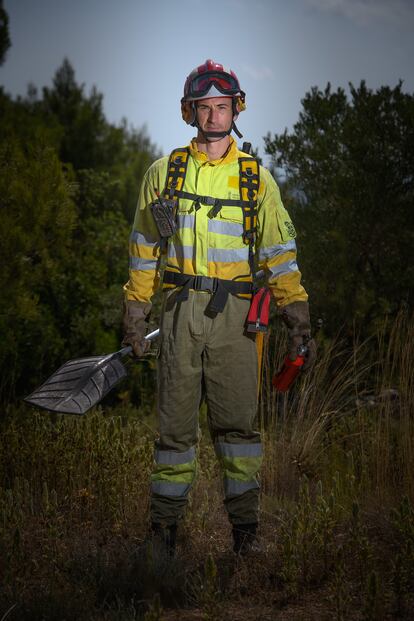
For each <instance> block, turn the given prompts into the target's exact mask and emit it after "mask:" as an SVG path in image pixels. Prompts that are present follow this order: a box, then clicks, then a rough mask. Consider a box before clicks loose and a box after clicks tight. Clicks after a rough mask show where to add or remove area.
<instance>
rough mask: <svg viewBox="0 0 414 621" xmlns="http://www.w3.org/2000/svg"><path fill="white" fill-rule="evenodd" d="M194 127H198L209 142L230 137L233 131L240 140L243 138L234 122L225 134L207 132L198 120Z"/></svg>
mask: <svg viewBox="0 0 414 621" xmlns="http://www.w3.org/2000/svg"><path fill="white" fill-rule="evenodd" d="M194 126H195V127H197V129H198V131H199V132H200V133H201V134H202V135H203V136H204V138H205V139H206V140H207V142H210V141H209V138H225V136H230V134H231V132H232V131H234V133H235V134H236V135H237V136H238V137H239V138H243V134H241V133H240V132H239V130H238V129H237V127H236V123H235V122H234V121H232V122H231V125H230V127H229V129H228V130H227V131H224V132H205V131H204V130H203V129H201V127H200V125H199V123H198V121H197V120H196V121H195V123H194Z"/></svg>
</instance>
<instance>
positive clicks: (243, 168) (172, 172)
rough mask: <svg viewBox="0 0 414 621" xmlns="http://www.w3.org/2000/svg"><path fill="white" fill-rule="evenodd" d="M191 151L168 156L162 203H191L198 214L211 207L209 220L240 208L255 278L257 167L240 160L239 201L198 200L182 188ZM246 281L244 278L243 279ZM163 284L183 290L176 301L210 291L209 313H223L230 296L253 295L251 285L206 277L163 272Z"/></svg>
mask: <svg viewBox="0 0 414 621" xmlns="http://www.w3.org/2000/svg"><path fill="white" fill-rule="evenodd" d="M189 157H190V150H189V148H188V147H185V148H182V149H174V151H172V153H171V154H170V157H169V160H168V168H167V178H166V182H165V188H164V190H163V197H164V199H166V200H168V201H171V202H174V203H175V204H176V205H177V206H178V204H179V200H180V198H184V199H189V200H192V201H194V208H195V210H196V211H197V210H198V209H200V207H201V205H207V206H211V216H212V217H216V216H217V215H218V214H219V212H220V210H221V208H222V207H228V206H229V207H240V208H241V209H242V210H243V241H244V243H245V244H246V245H248V246H249V266H250V275H251V276H253V274H254V246H255V241H256V232H257V198H258V194H259V187H260V167H259V163H258V161H257V160H256V159H255V158H252V157H239V192H240V199H239V200H231V199H222V198H215V197H213V196H201V195H198V194H193V193H191V192H186V191H185V190H184V189H183V188H184V184H185V176H186V173H187V166H188V160H189ZM244 277H245V276H244ZM163 283H164V284H168V285H175V286H177V287H182V290H181V291H180V292H179V294H178V295H177V298H176V299H177V301H184V300H186V299H188V293H189V290H190V289H193V290H195V291H210V292H211V293H213V296H212V299H211V302H210V304H209V309H210V310H211V311H212V312H215V313H219V312H222V311H223V309H224V306H225V304H226V301H227V298H228V295H229V293H231V294H233V295H240V294H242V295H243V294H244V295H248V294H251V293H252V291H253V284H252V282H251V281H240V280H224V279H221V278H208V277H205V276H190V275H188V274H182V273H180V272H173V271H170V270H169V269H166V270H165V271H164V277H163Z"/></svg>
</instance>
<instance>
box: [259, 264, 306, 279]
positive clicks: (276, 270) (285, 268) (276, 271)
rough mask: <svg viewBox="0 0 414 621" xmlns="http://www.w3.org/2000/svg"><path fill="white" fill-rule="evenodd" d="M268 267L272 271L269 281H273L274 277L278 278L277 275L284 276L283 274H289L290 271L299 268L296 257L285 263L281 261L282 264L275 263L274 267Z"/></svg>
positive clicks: (295, 270)
mask: <svg viewBox="0 0 414 621" xmlns="http://www.w3.org/2000/svg"><path fill="white" fill-rule="evenodd" d="M267 269H268V270H269V271H270V272H271V276H269V281H271V280H272V278H276V277H277V276H282V274H289V272H297V271H298V269H299V268H298V264H297V263H296V261H295V260H294V259H291V260H290V261H285V262H284V263H281V264H280V265H274V266H273V267H268V268H267Z"/></svg>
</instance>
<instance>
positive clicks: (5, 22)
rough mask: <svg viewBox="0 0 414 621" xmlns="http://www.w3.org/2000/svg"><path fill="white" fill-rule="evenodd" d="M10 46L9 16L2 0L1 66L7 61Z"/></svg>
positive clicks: (0, 23)
mask: <svg viewBox="0 0 414 621" xmlns="http://www.w3.org/2000/svg"><path fill="white" fill-rule="evenodd" d="M10 46H11V41H10V35H9V16H8V15H7V13H6V11H5V10H4V7H3V0H0V65H2V64H3V63H4V61H5V60H6V54H7V50H8V49H9V47H10Z"/></svg>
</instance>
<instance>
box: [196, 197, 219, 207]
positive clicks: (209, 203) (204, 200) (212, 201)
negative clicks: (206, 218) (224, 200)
mask: <svg viewBox="0 0 414 621" xmlns="http://www.w3.org/2000/svg"><path fill="white" fill-rule="evenodd" d="M200 200H201V202H202V203H203V205H207V206H208V207H213V206H214V204H215V202H216V200H217V199H215V198H213V197H212V196H200Z"/></svg>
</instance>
